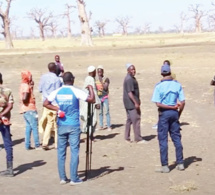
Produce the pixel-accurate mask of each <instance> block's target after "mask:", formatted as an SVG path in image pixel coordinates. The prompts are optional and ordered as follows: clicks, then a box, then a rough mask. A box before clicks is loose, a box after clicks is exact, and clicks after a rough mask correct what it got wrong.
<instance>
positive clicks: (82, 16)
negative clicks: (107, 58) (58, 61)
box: [77, 0, 93, 46]
mask: <svg viewBox="0 0 215 195" xmlns="http://www.w3.org/2000/svg"><path fill="white" fill-rule="evenodd" d="M77 5H78V6H77V7H78V13H79V16H78V17H79V20H80V23H81V45H83V44H85V45H87V46H93V42H92V37H91V32H92V28H90V25H89V20H90V17H91V15H92V13H91V14H90V16H89V19H88V16H87V13H86V10H85V5H86V4H85V2H84V1H83V0H77Z"/></svg>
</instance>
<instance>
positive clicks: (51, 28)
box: [47, 21, 59, 38]
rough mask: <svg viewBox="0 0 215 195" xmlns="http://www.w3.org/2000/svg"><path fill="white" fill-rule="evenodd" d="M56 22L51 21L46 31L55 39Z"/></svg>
mask: <svg viewBox="0 0 215 195" xmlns="http://www.w3.org/2000/svg"><path fill="white" fill-rule="evenodd" d="M58 26H59V25H58V24H57V22H55V21H53V22H51V23H50V26H49V27H48V29H47V30H49V31H50V32H51V37H52V38H56V37H57V28H58Z"/></svg>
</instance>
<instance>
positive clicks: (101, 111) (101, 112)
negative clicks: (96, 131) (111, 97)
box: [99, 102, 104, 129]
mask: <svg viewBox="0 0 215 195" xmlns="http://www.w3.org/2000/svg"><path fill="white" fill-rule="evenodd" d="M103 109H104V102H101V104H100V110H99V126H100V127H99V128H100V129H101V128H104V126H103Z"/></svg>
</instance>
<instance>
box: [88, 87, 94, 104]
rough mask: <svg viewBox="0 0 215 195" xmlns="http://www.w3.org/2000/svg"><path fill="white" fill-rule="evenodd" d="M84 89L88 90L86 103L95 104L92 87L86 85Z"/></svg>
mask: <svg viewBox="0 0 215 195" xmlns="http://www.w3.org/2000/svg"><path fill="white" fill-rule="evenodd" d="M86 88H87V89H88V90H89V96H88V97H87V99H86V102H89V103H95V94H94V91H93V87H92V86H91V85H88V86H87V87H86Z"/></svg>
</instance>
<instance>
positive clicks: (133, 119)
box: [125, 109, 142, 142]
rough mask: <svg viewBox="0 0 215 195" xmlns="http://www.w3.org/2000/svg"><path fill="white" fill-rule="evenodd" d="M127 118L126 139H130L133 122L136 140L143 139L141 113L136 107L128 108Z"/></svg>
mask: <svg viewBox="0 0 215 195" xmlns="http://www.w3.org/2000/svg"><path fill="white" fill-rule="evenodd" d="M126 114H127V120H126V125H125V139H126V140H130V131H131V124H133V129H134V141H137V142H138V141H141V140H142V137H141V133H140V117H141V113H140V112H138V111H137V110H136V109H133V110H126Z"/></svg>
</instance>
